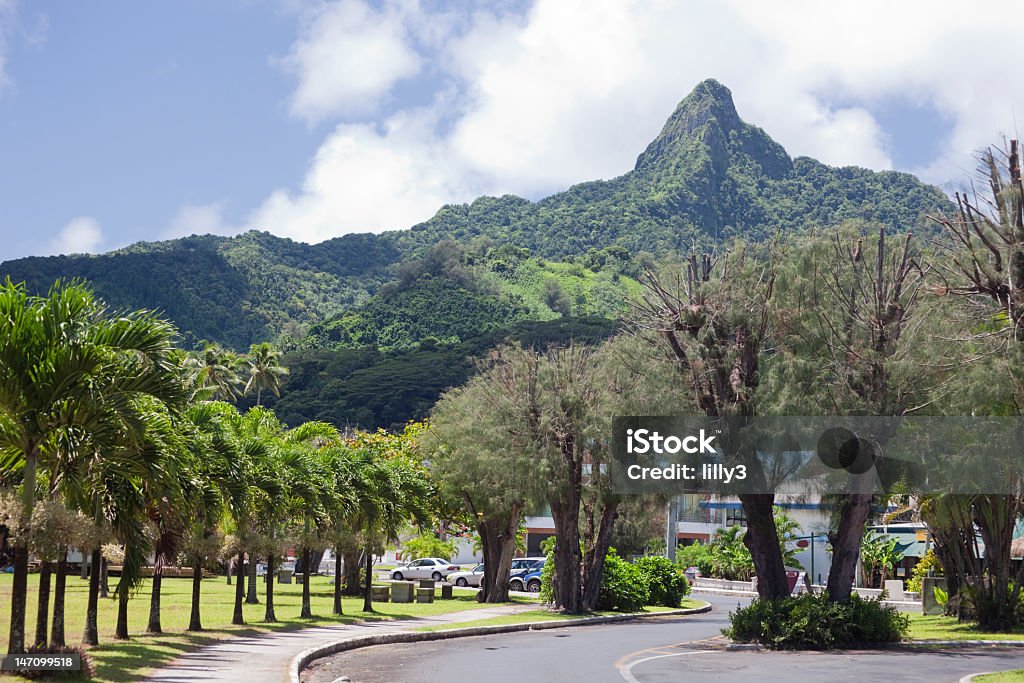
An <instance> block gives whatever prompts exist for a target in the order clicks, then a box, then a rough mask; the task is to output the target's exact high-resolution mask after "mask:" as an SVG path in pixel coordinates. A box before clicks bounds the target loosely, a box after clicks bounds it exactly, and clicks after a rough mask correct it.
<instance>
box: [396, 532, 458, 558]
mask: <svg viewBox="0 0 1024 683" xmlns="http://www.w3.org/2000/svg"><path fill="white" fill-rule="evenodd" d="M457 552H458V548H457V547H456V546H455V541H442V540H441V539H440V538H438V537H437V536H435V535H433V534H420V535H419V536H414V537H413V538H410V539H409V540H408V541H406V542H405V543H403V544H402V558H403V559H405V560H415V559H417V558H420V557H440V558H441V559H443V560H451V559H452V558H453V557H455V554H456V553H457Z"/></svg>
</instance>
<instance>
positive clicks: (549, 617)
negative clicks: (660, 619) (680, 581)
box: [416, 598, 707, 631]
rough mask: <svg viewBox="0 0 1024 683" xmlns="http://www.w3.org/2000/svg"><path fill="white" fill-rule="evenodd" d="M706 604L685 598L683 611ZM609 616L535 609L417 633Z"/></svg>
mask: <svg viewBox="0 0 1024 683" xmlns="http://www.w3.org/2000/svg"><path fill="white" fill-rule="evenodd" d="M706 604H707V603H706V602H703V601H702V600H691V599H690V598H683V604H682V607H681V608H682V609H692V608H695V607H703V606H704V605H706ZM672 609H675V608H672V607H659V606H649V607H646V608H644V612H645V613H658V612H669V611H671V610H672ZM608 614H618V612H606V611H599V612H590V613H588V614H563V613H561V612H551V611H549V610H546V609H535V610H530V611H528V612H520V613H518V614H509V615H507V616H503V617H491V618H490V619H476V620H474V621H463V622H460V623H458V624H435V625H433V626H421V627H420V628H418V629H416V630H417V631H455V630H458V629H460V628H473V627H475V626H499V625H504V624H527V623H530V622H534V621H564V620H566V619H579V618H581V617H597V616H603V615H608Z"/></svg>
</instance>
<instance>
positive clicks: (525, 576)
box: [508, 559, 546, 593]
mask: <svg viewBox="0 0 1024 683" xmlns="http://www.w3.org/2000/svg"><path fill="white" fill-rule="evenodd" d="M545 562H546V559H544V560H537V561H536V562H534V563H533V564H532V565H530V566H529V567H527V568H526V569H522V570H520V571H519V572H517V573H515V574H513V576H512V578H511V579H510V580H509V582H508V588H509V590H513V591H524V590H525V591H529V592H531V593H540V572H541V570H542V569H544V563H545Z"/></svg>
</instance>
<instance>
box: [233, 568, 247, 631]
mask: <svg viewBox="0 0 1024 683" xmlns="http://www.w3.org/2000/svg"><path fill="white" fill-rule="evenodd" d="M243 561H244V560H243V553H242V552H241V551H239V552H238V572H237V573H236V575H235V613H234V614H233V615H232V616H231V623H232V624H237V625H241V624H244V623H245V618H244V617H243V616H242V601H243V599H244V598H245V574H244V573H243V572H242V562H243Z"/></svg>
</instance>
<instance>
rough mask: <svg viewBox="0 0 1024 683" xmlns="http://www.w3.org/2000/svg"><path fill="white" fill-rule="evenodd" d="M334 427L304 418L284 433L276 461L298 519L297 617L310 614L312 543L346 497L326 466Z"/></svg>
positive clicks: (336, 438)
mask: <svg viewBox="0 0 1024 683" xmlns="http://www.w3.org/2000/svg"><path fill="white" fill-rule="evenodd" d="M339 440H340V435H339V434H338V430H337V429H336V428H335V427H334V426H332V425H329V424H327V423H325V422H306V423H303V424H301V425H299V426H298V427H295V428H294V429H291V430H289V431H288V432H286V433H284V434H283V435H282V438H281V443H280V447H279V448H280V450H279V453H280V463H281V465H282V467H283V472H285V473H286V474H285V492H286V498H287V500H288V505H287V507H288V510H289V511H290V513H291V517H292V518H293V519H295V520H301V524H302V531H301V534H300V537H301V542H300V546H301V549H302V566H303V573H304V581H303V585H302V609H301V613H300V618H303V619H309V618H311V617H312V609H311V606H310V576H311V575H312V569H313V568H312V566H311V564H312V563H311V559H312V547H313V545H314V543H317V542H318V541H319V540H320V539H321V538H323V535H324V534H325V532H326V530H327V528H328V526H329V525H330V519H331V518H332V517H333V516H338V515H341V514H344V510H345V508H346V501H345V499H344V497H343V495H342V492H341V491H338V490H337V489H336V488H335V487H334V483H335V479H334V476H333V472H332V470H331V467H330V453H331V447H333V446H335V445H337V444H338V442H339Z"/></svg>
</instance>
